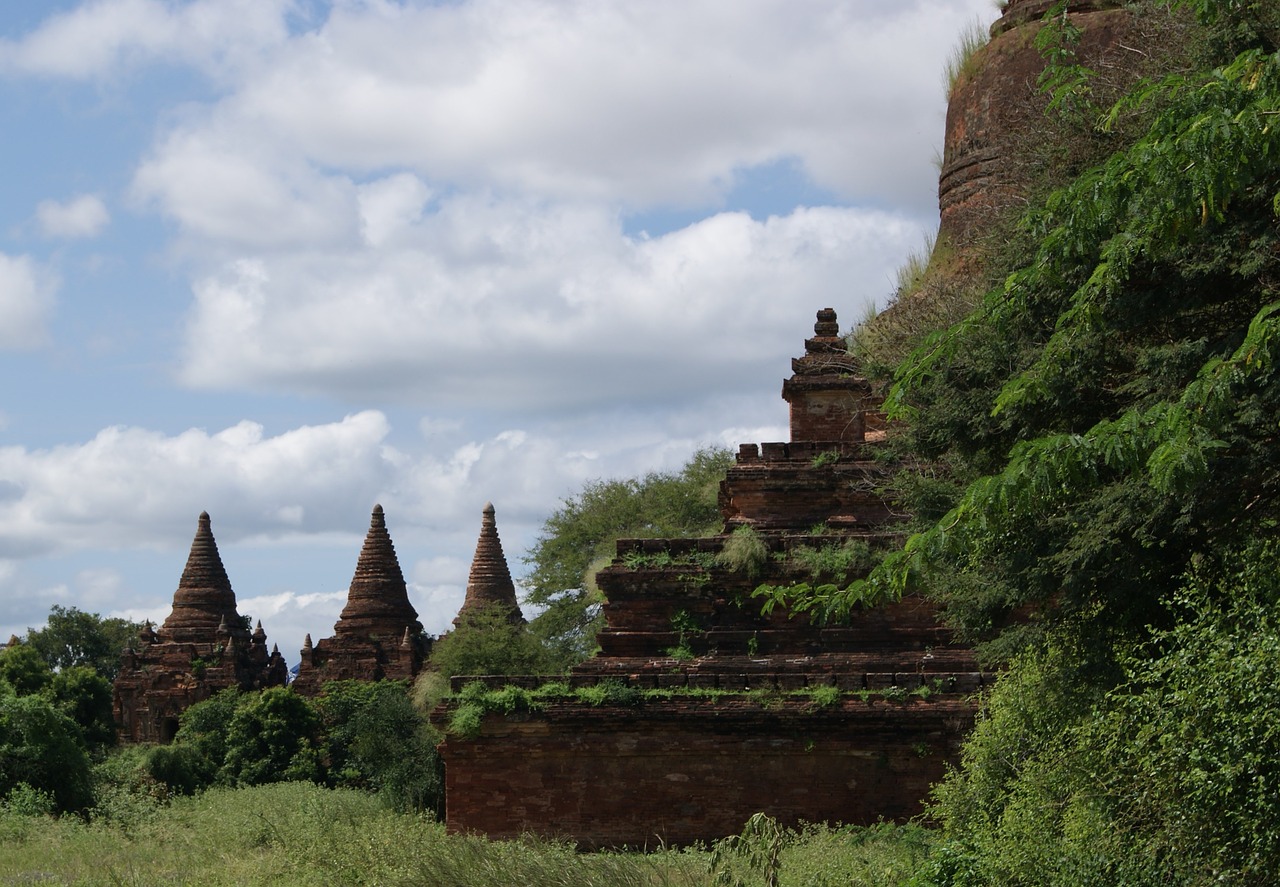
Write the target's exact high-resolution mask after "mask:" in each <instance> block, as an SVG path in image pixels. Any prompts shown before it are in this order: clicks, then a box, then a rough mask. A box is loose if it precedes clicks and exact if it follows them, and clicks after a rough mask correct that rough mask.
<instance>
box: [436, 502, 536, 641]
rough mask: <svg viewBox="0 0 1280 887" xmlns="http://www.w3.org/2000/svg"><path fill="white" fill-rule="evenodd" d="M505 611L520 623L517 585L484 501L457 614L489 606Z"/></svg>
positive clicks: (489, 504) (492, 514)
mask: <svg viewBox="0 0 1280 887" xmlns="http://www.w3.org/2000/svg"><path fill="white" fill-rule="evenodd" d="M493 606H498V607H502V608H503V609H505V610H506V611H507V612H508V613H509V614H510V618H511V621H512V622H523V621H524V615H523V614H522V613H521V612H520V604H519V602H518V601H517V600H516V586H515V583H514V582H512V581H511V571H510V570H509V569H507V558H506V555H504V554H503V553H502V540H500V539H499V538H498V521H497V518H496V517H495V512H494V508H493V503H492V502H486V503H485V506H484V515H483V517H482V518H481V521H480V539H479V541H477V542H476V553H475V557H473V558H472V559H471V575H470V577H469V578H468V579H467V597H466V600H464V601H463V602H462V609H460V610H459V611H458V617H457V618H456V619H454V620H453V621H454V624H457V622H458V619H461V618H462V617H463V615H465V614H467V613H472V612H475V611H477V610H483V609H486V608H488V607H493Z"/></svg>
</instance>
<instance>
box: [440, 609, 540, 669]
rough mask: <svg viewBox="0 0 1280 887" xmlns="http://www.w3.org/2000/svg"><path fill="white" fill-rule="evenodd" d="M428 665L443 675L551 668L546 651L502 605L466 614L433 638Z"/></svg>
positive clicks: (525, 627) (526, 628)
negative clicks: (448, 630)
mask: <svg viewBox="0 0 1280 887" xmlns="http://www.w3.org/2000/svg"><path fill="white" fill-rule="evenodd" d="M430 664H431V667H432V668H434V669H435V670H437V671H439V672H440V674H442V675H446V676H453V675H486V674H496V675H524V674H541V673H543V672H546V671H549V670H553V669H554V668H555V665H556V663H553V662H552V661H551V657H550V655H549V653H548V650H547V648H546V647H545V646H543V644H542V643H541V642H540V641H539V640H538V639H537V638H536V637H534V635H533V634H532V633H531V632H530V631H529V629H528V627H527V626H526V625H524V624H523V623H513V622H512V621H511V620H510V619H509V618H508V614H507V611H506V610H505V609H503V608H502V607H486V608H484V609H481V610H477V611H475V612H471V613H465V614H463V615H462V617H461V618H460V619H459V621H458V625H457V627H456V628H454V630H453V631H451V632H449V633H448V634H446V635H445V636H444V637H442V638H440V640H438V641H436V643H435V645H434V647H433V648H432V650H431V663H430Z"/></svg>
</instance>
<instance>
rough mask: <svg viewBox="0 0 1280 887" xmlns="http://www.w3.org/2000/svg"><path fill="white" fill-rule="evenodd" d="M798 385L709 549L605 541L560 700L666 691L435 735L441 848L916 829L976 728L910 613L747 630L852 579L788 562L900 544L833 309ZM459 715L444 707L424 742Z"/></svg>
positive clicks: (872, 417)
mask: <svg viewBox="0 0 1280 887" xmlns="http://www.w3.org/2000/svg"><path fill="white" fill-rule="evenodd" d="M792 367H793V370H794V374H793V376H792V377H791V378H790V379H788V380H787V382H786V383H785V384H784V386H783V396H784V398H785V399H786V400H787V401H788V403H789V404H790V413H791V440H790V442H788V443H772V444H764V445H763V446H754V445H748V446H744V447H742V448H741V449H740V450H739V453H738V456H737V461H736V464H735V465H734V466H733V467H732V468H731V469H730V470H729V473H728V476H727V478H726V480H725V481H724V483H723V485H722V488H721V494H720V506H721V512H722V514H723V515H724V518H725V527H724V532H723V533H722V534H721V535H718V536H715V537H711V538H707V539H683V540H660V539H659V540H654V539H649V540H630V541H623V542H620V543H619V544H618V551H617V557H616V559H615V560H614V562H613V563H612V564H611V565H610V566H609V567H607V568H605V569H604V570H602V571H601V572H600V573H599V574H598V575H597V577H596V581H597V583H598V585H599V586H600V589H601V590H602V591H603V592H604V594H605V596H606V598H607V602H606V604H605V605H604V612H605V617H606V620H607V625H606V627H605V628H604V630H603V631H602V632H601V633H600V635H599V637H598V640H599V644H600V652H599V654H598V655H596V656H595V657H593V658H591V659H589V660H587V661H586V662H584V663H582V664H581V665H579V666H577V667H576V668H575V669H574V670H573V673H572V674H571V676H570V679H569V683H570V685H571V686H572V687H585V686H590V685H593V684H599V683H600V682H602V681H610V682H613V684H614V685H615V686H618V685H622V686H626V687H629V688H634V689H637V690H641V691H660V692H651V693H648V694H643V693H642V694H634V693H633V694H631V698H629V699H628V700H627V702H628V704H602V705H592V704H590V703H587V702H579V701H573V700H572V699H571V698H559V699H557V700H552V701H549V702H547V703H546V704H545V705H544V706H543V707H542V708H541V709H540V710H534V711H528V712H522V713H518V714H512V715H505V716H503V715H497V714H489V715H487V716H486V717H485V718H484V720H483V723H482V727H481V730H480V732H479V735H477V736H474V737H461V736H457V735H451V736H449V737H448V738H447V739H446V741H445V742H444V743H443V744H442V745H441V751H442V754H443V756H444V760H445V779H446V791H445V794H446V820H447V823H448V826H449V828H450V829H451V830H453V831H460V832H470V831H475V832H482V833H484V834H487V835H489V836H492V837H513V836H517V835H521V834H526V833H531V832H532V833H537V834H542V835H548V836H554V837H567V838H572V839H573V840H575V841H577V842H578V843H579V844H581V845H584V846H619V845H629V846H646V845H648V846H653V845H655V844H656V843H658V842H659V841H665V842H668V843H673V842H674V843H686V842H691V841H697V840H709V839H713V838H718V837H722V836H724V835H728V834H732V833H735V832H737V831H738V830H739V829H741V827H742V823H743V822H744V821H745V820H746V819H747V818H748V817H749V816H750V815H751V814H752V813H755V812H757V811H764V812H767V813H769V814H770V815H772V816H774V817H776V818H778V819H780V820H781V821H783V822H786V823H798V822H800V821H823V820H826V821H839V822H860V823H868V822H874V821H876V820H878V819H880V818H888V819H905V818H908V817H910V816H913V815H916V814H917V813H919V812H920V810H921V801H922V799H923V798H924V797H925V796H926V795H927V791H928V786H929V785H930V784H931V783H932V782H933V781H935V780H936V779H938V778H939V777H940V776H941V775H942V773H943V770H944V768H945V765H946V762H948V761H951V760H954V759H955V755H956V752H957V749H958V747H959V743H960V741H961V739H962V737H963V736H964V734H965V733H966V732H967V730H968V729H969V727H970V726H971V724H972V720H973V714H974V703H973V701H972V697H973V694H974V693H976V692H977V691H978V690H979V689H980V687H981V686H982V684H983V682H984V680H985V678H984V676H983V675H982V674H980V673H979V671H978V668H977V665H976V664H975V662H974V659H973V656H972V653H971V652H970V651H969V650H968V649H966V648H965V647H963V646H959V645H957V644H955V643H953V641H952V639H951V637H950V634H949V633H948V632H947V630H946V629H944V628H943V627H942V626H941V625H940V624H939V622H938V619H937V613H936V611H935V610H934V608H933V607H932V605H931V604H929V603H928V602H927V601H925V600H923V599H920V598H907V599H904V600H902V601H897V602H893V603H890V604H886V605H883V606H878V607H871V608H866V609H863V610H860V611H858V612H856V613H854V614H853V616H852V618H851V619H849V620H848V621H847V623H842V624H840V625H838V626H834V625H833V626H824V625H818V624H814V623H813V622H811V621H810V620H809V619H808V617H807V616H805V615H804V614H796V613H787V612H784V611H783V610H781V609H777V610H775V611H773V612H772V613H769V614H767V615H766V614H762V613H761V608H760V601H759V600H758V599H755V598H753V597H752V591H753V590H754V589H755V588H756V587H757V586H758V585H760V584H761V583H772V584H780V585H781V584H791V583H795V582H799V581H847V578H848V575H846V574H842V575H839V576H837V575H831V576H817V577H815V576H813V575H812V574H811V572H809V569H808V568H807V567H805V566H804V565H803V563H802V561H803V558H801V557H800V554H801V553H802V550H805V549H807V550H810V551H813V550H817V549H819V548H826V549H827V550H828V551H836V550H840V549H841V548H842V547H843V546H845V545H846V544H848V543H865V544H866V546H867V548H868V549H870V548H877V547H882V546H885V545H889V544H892V543H893V542H894V541H896V540H897V539H898V538H899V530H898V529H897V524H898V523H899V521H900V516H899V515H898V514H897V513H896V512H895V510H894V507H893V503H892V502H891V501H889V500H886V499H885V498H884V496H883V494H882V493H881V492H879V490H880V488H881V485H882V482H883V480H884V477H883V470H884V469H882V468H881V467H880V465H879V464H878V463H876V462H875V461H874V459H873V458H872V456H873V453H872V450H871V447H872V446H873V440H874V439H875V438H878V437H879V436H880V435H881V429H882V428H883V424H884V423H883V419H882V417H881V416H880V414H879V413H878V411H877V407H878V403H877V401H876V399H875V398H874V397H873V396H872V394H871V390H870V386H868V385H867V383H866V380H865V379H863V378H861V377H860V375H859V374H858V372H857V366H856V364H855V363H854V361H853V359H852V358H851V357H850V356H849V354H848V353H847V349H846V347H845V343H844V340H843V339H842V338H840V336H839V335H838V332H837V325H836V316H835V312H834V311H832V310H830V309H825V310H823V311H821V312H819V314H818V320H817V323H816V324H815V326H814V336H813V337H812V338H810V339H808V340H807V341H806V342H805V354H804V356H803V357H800V358H797V359H796V360H795V361H794V362H793V364H792ZM869 437H870V438H871V439H872V440H869ZM743 527H749V528H751V531H752V533H751V535H752V538H754V539H755V540H756V542H757V543H758V545H759V546H761V547H762V554H763V556H759V557H757V558H756V561H755V562H754V563H753V564H752V565H751V566H750V567H747V566H743V565H741V564H739V565H731V564H730V563H729V562H727V561H726V560H725V559H724V558H722V557H720V555H721V554H722V552H724V550H725V547H726V545H729V544H730V540H731V539H732V538H733V534H734V532H735V531H736V530H738V529H739V528H743ZM864 550H865V549H864ZM865 568H866V565H865V564H864V565H863V566H862V567H861V569H863V570H865ZM858 569H859V568H857V567H855V568H854V572H855V574H856V572H857V571H858ZM468 680H470V679H468V678H456V679H455V689H461V687H462V686H463V685H464V684H465V683H467V681H468ZM485 680H486V682H488V683H490V684H492V685H493V686H494V687H498V686H501V685H502V684H503V683H505V682H508V681H509V680H510V679H505V678H495V679H485ZM538 680H539V679H536V678H530V679H516V681H515V682H516V683H518V684H519V683H522V684H526V685H529V686H533V685H536V684H537V683H538ZM706 691H717V692H716V694H715V695H710V694H708V693H707V692H706ZM457 705H458V703H457V702H456V701H454V702H451V703H446V704H445V705H444V706H443V707H442V708H440V709H438V710H437V711H436V712H435V715H434V716H435V719H436V721H437V723H438V724H441V725H447V723H448V720H449V718H450V716H451V713H452V711H453V710H454V708H456V706H457Z"/></svg>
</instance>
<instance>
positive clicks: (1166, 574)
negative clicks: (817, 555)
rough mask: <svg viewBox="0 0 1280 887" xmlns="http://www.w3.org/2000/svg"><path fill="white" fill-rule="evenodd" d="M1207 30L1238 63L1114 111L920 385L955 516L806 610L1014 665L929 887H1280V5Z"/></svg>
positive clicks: (1208, 68) (1026, 226)
mask: <svg viewBox="0 0 1280 887" xmlns="http://www.w3.org/2000/svg"><path fill="white" fill-rule="evenodd" d="M1182 5H1191V6H1193V7H1195V8H1196V9H1197V11H1198V12H1199V13H1201V15H1202V19H1203V21H1204V23H1205V30H1204V31H1203V32H1202V33H1201V35H1200V45H1199V51H1200V55H1199V56H1198V58H1202V59H1203V58H1212V57H1213V56H1214V54H1215V53H1221V52H1224V51H1225V52H1227V53H1228V54H1227V55H1225V56H1219V57H1217V58H1216V60H1214V61H1213V62H1212V63H1209V64H1200V63H1198V64H1196V65H1194V66H1189V67H1188V69H1187V70H1184V71H1181V72H1179V73H1177V74H1175V75H1170V76H1165V77H1162V78H1161V79H1159V80H1150V81H1142V82H1140V83H1139V84H1138V85H1137V86H1136V87H1135V88H1134V89H1133V90H1132V91H1131V92H1130V93H1129V94H1128V95H1126V96H1124V97H1122V98H1121V99H1120V100H1119V101H1118V102H1117V103H1116V104H1115V105H1114V107H1112V108H1110V109H1108V110H1107V111H1106V112H1105V113H1104V114H1103V116H1102V117H1101V120H1100V123H1099V127H1100V130H1101V131H1102V132H1107V131H1111V130H1112V129H1113V127H1115V125H1116V123H1117V121H1119V120H1121V119H1123V120H1125V121H1126V124H1127V134H1126V135H1125V136H1124V137H1123V138H1118V139H1117V141H1116V145H1115V146H1116V149H1117V150H1116V151H1115V153H1114V154H1112V155H1111V156H1110V157H1109V158H1107V159H1106V160H1105V161H1104V162H1102V163H1100V164H1098V165H1096V166H1094V167H1092V168H1090V169H1087V170H1085V171H1083V172H1082V173H1080V174H1079V175H1078V176H1076V177H1075V179H1074V180H1073V181H1071V182H1070V183H1069V184H1068V185H1067V186H1065V187H1064V188H1062V189H1060V190H1058V191H1056V192H1054V193H1052V194H1050V195H1049V196H1048V197H1047V198H1046V199H1045V200H1044V201H1043V202H1042V203H1040V204H1039V205H1038V206H1036V207H1034V208H1033V209H1032V210H1031V211H1030V212H1029V213H1028V214H1027V215H1026V217H1025V218H1024V220H1023V223H1022V227H1021V229H1020V230H1019V232H1018V234H1017V237H1018V238H1019V239H1020V243H1021V245H1022V247H1023V248H1022V249H1021V250H1015V251H1011V255H1016V254H1017V253H1018V252H1021V253H1022V255H1023V256H1025V257H1026V258H1025V260H1020V261H1017V262H1014V263H1012V264H1010V265H1009V266H1008V267H1007V268H1003V269H999V270H1000V271H1002V272H1004V273H1003V274H1001V275H1000V278H1001V279H1002V280H1003V283H1002V284H1001V285H1000V286H998V287H997V288H995V289H994V290H992V291H991V292H990V293H988V294H987V296H986V297H985V298H984V299H982V300H981V304H979V305H978V307H977V308H976V309H975V310H974V311H973V312H972V313H971V314H970V315H969V316H968V317H966V318H965V319H964V320H962V321H961V322H959V323H957V324H954V325H952V326H950V327H948V328H947V329H945V330H940V331H938V332H937V333H935V334H934V335H932V336H930V337H929V338H927V339H926V340H925V341H924V342H923V344H922V345H921V346H920V347H919V348H918V349H917V350H916V351H915V352H914V353H913V354H912V356H911V357H909V358H908V359H907V360H906V361H905V362H903V363H902V364H901V365H900V366H899V367H898V369H897V372H896V375H895V383H894V386H893V388H892V390H891V392H890V396H889V401H888V404H889V408H890V410H891V412H892V413H893V415H894V416H895V417H896V418H898V419H900V420H904V421H905V424H906V428H907V431H906V433H905V434H904V435H903V436H902V437H901V438H900V440H899V442H900V444H901V445H902V446H903V448H904V450H905V452H906V454H907V455H908V456H910V457H911V458H913V459H916V460H921V459H923V460H931V461H932V462H933V464H935V465H941V466H944V467H945V468H946V469H949V470H950V471H951V472H952V485H951V488H950V490H949V491H947V490H945V489H943V487H944V486H945V484H929V485H918V486H917V487H916V488H915V489H906V490H904V498H905V500H906V501H908V502H911V501H912V500H911V496H912V494H913V493H915V492H918V491H919V490H921V489H924V488H925V487H927V492H928V493H929V495H930V497H931V501H930V502H929V503H928V505H927V507H925V508H921V509H920V512H921V513H924V514H927V515H928V518H929V519H928V520H926V521H925V522H924V525H923V526H922V527H921V528H920V529H921V531H920V532H919V533H917V534H916V535H915V536H913V537H912V539H911V540H910V541H909V542H908V544H907V545H906V547H905V549H904V550H902V551H900V552H896V553H894V554H891V555H889V556H888V557H887V558H886V559H885V560H884V561H883V562H882V564H881V565H880V566H879V567H878V568H877V569H875V570H874V571H873V572H872V574H871V576H870V577H869V578H868V579H867V580H866V581H863V582H857V583H853V584H852V585H850V586H849V587H848V588H846V589H841V590H837V591H835V592H829V593H827V594H826V595H825V596H822V597H821V598H819V597H817V596H813V595H810V596H809V597H808V598H807V599H802V600H799V601H797V602H796V603H797V605H798V606H801V607H814V608H817V609H819V610H822V611H824V612H825V613H826V614H827V615H830V616H838V615H840V614H842V613H844V612H846V611H847V610H848V609H849V608H850V607H852V606H854V605H855V604H857V603H859V602H864V601H874V600H878V599H881V598H885V597H893V596H895V595H897V594H899V593H901V592H902V591H903V590H904V589H906V588H911V587H916V588H921V589H923V590H925V591H926V592H928V593H931V594H933V595H935V596H936V597H937V598H938V599H939V600H941V601H942V603H943V604H944V605H945V607H946V611H947V613H948V616H949V618H950V619H951V620H952V621H953V622H954V624H955V625H957V626H958V627H959V628H960V629H961V630H962V631H963V632H965V633H966V635H967V636H968V637H970V638H972V639H978V640H983V641H985V642H986V643H985V646H984V651H985V652H986V653H987V654H988V655H990V656H991V657H992V658H995V659H999V660H1002V661H1004V662H1005V663H1007V664H1008V670H1007V672H1006V673H1005V675H1004V677H1002V679H1001V681H1000V683H999V684H998V685H997V688H996V690H995V691H994V694H993V695H992V697H991V699H990V702H989V705H988V707H987V710H986V713H985V716H984V718H983V719H982V720H981V722H980V723H979V726H978V728H977V729H976V730H975V732H974V734H973V736H972V737H971V739H970V741H969V742H968V743H967V746H966V751H965V758H964V762H963V766H962V767H961V768H960V769H959V770H958V771H956V772H955V773H953V774H952V775H951V776H950V777H949V778H948V779H947V781H946V782H945V783H944V785H943V786H942V787H941V788H940V790H939V794H938V799H939V804H938V815H939V816H940V818H941V820H942V822H943V823H944V826H945V832H946V835H947V836H948V837H949V838H950V839H951V841H952V843H950V844H949V845H948V846H947V847H946V848H944V850H943V852H941V853H939V854H937V855H936V857H935V859H934V865H933V869H934V870H933V872H932V873H931V874H929V878H931V879H932V880H931V881H929V880H928V879H926V882H930V883H937V884H956V885H959V884H977V883H981V884H987V883H995V884H1020V883H1036V884H1080V883H1095V884H1112V883H1126V884H1165V883H1270V882H1273V881H1275V880H1276V879H1277V877H1278V876H1280V864H1278V863H1277V862H1276V860H1277V859H1280V848H1277V846H1276V844H1275V839H1274V837H1273V836H1272V835H1271V834H1270V833H1269V832H1270V829H1269V826H1265V825H1260V823H1271V822H1274V819H1275V816H1276V814H1277V812H1280V811H1277V810H1275V809H1273V807H1274V803H1275V797H1276V792H1275V790H1274V786H1275V785H1276V784H1278V783H1277V780H1278V779H1280V775H1278V774H1277V773H1276V772H1274V771H1275V768H1274V766H1273V765H1272V763H1271V761H1272V760H1273V759H1274V757H1275V754H1276V749H1275V748H1274V745H1275V741H1274V738H1273V734H1274V723H1275V720H1276V717H1277V705H1276V703H1275V700H1274V691H1273V689H1272V688H1273V687H1274V683H1275V681H1276V679H1277V675H1276V674H1275V665H1274V664H1275V662H1276V661H1277V658H1276V646H1275V644H1276V640H1275V637H1276V629H1275V625H1274V618H1273V616H1272V615H1271V614H1274V613H1275V611H1276V605H1277V603H1280V599H1278V598H1277V595H1276V593H1275V575H1276V572H1277V571H1276V567H1277V556H1276V552H1275V549H1274V547H1272V548H1267V547H1265V546H1262V547H1260V546H1259V545H1258V544H1257V542H1256V540H1258V539H1268V538H1270V537H1271V536H1272V535H1273V534H1274V529H1275V527H1276V526H1277V522H1280V450H1277V448H1276V445H1275V444H1276V432H1275V415H1276V407H1277V403H1280V298H1278V296H1280V223H1278V222H1277V216H1278V215H1280V129H1277V127H1276V126H1275V123H1274V121H1275V119H1276V116H1277V114H1280V55H1277V54H1276V46H1277V42H1276V38H1277V36H1280V7H1277V6H1276V5H1275V4H1263V3H1251V2H1230V3H1227V2H1221V3H1219V2H1208V0H1204V2H1195V3H1190V4H1182ZM1063 20H1064V21H1065V19H1063ZM1047 82H1049V83H1050V84H1052V85H1053V87H1054V88H1055V89H1057V90H1063V91H1071V90H1077V91H1082V93H1081V94H1083V93H1087V90H1088V82H1089V78H1088V75H1087V72H1080V71H1074V72H1067V71H1062V70H1054V66H1053V65H1051V66H1050V71H1049V77H1048V78H1047ZM1071 98H1072V97H1071V96H1070V95H1067V94H1066V93H1065V92H1060V93H1059V94H1058V95H1055V102H1054V106H1055V107H1058V108H1061V107H1064V106H1070V107H1072V108H1074V109H1077V110H1078V109H1079V108H1080V107H1082V105H1081V103H1079V102H1074V101H1072V100H1071ZM1059 99H1065V101H1058V100H1059ZM1232 552H1245V553H1244V554H1243V555H1239V556H1237V555H1233V554H1232ZM1242 564H1243V565H1244V566H1242ZM1188 576H1190V577H1191V579H1188V578H1187V577H1188ZM1184 589H1189V590H1184Z"/></svg>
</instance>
